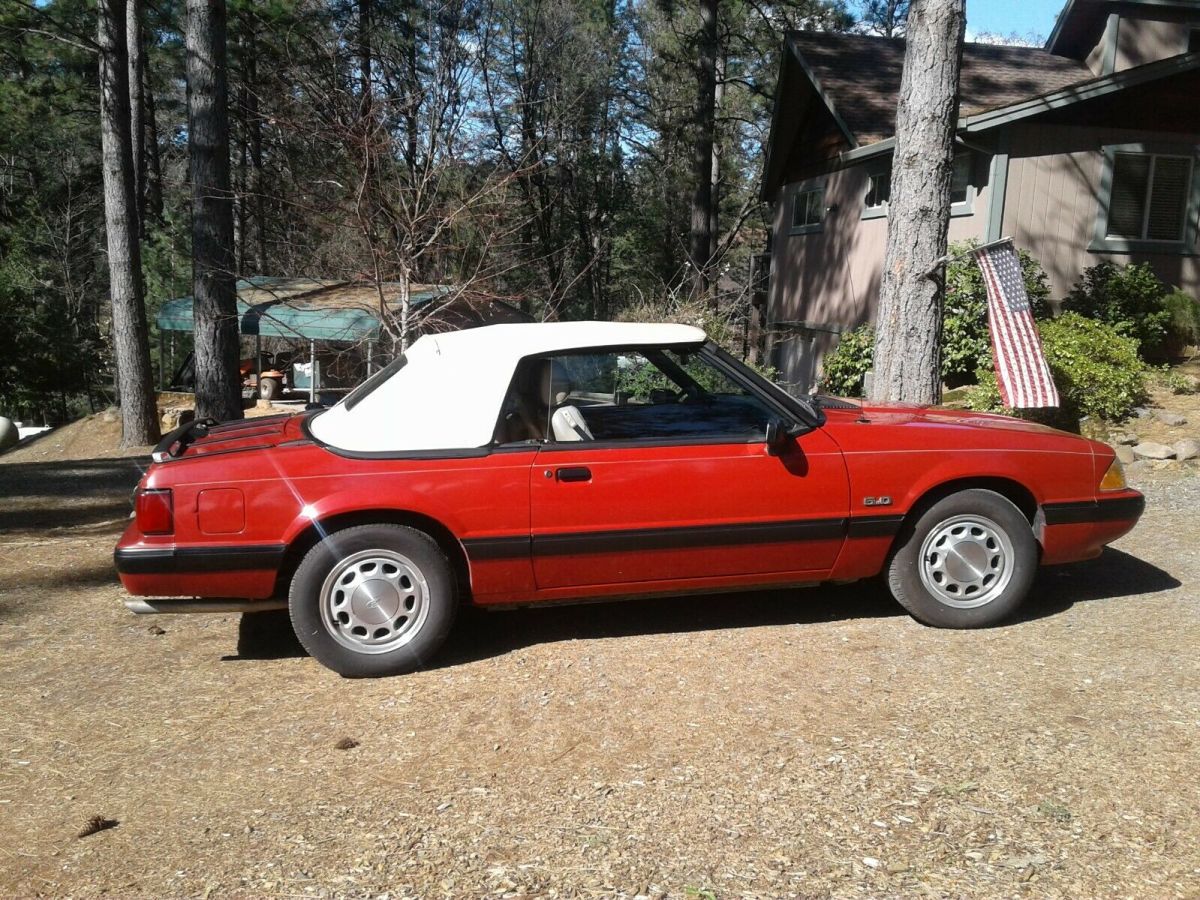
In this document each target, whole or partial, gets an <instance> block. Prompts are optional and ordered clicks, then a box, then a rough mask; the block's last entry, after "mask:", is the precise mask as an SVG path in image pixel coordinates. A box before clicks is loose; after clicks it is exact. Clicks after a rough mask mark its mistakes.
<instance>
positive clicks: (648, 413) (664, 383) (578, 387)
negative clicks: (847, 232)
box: [505, 349, 773, 443]
mask: <svg viewBox="0 0 1200 900" xmlns="http://www.w3.org/2000/svg"><path fill="white" fill-rule="evenodd" d="M527 364H528V374H525V375H522V374H521V372H520V371H518V377H517V378H515V379H514V383H513V389H512V391H510V398H509V401H508V403H506V409H510V410H511V411H512V413H513V415H512V416H511V417H510V421H512V422H513V424H514V428H513V429H512V430H511V431H507V432H506V434H505V437H510V439H512V440H539V441H542V440H544V441H547V442H551V443H567V442H580V441H663V440H705V439H711V440H714V441H750V440H761V439H762V438H763V437H764V436H765V434H766V427H767V423H768V422H769V421H770V420H771V419H772V418H773V413H772V411H771V410H770V409H769V408H768V407H767V406H766V405H765V404H764V403H763V402H762V401H761V400H760V399H759V398H758V397H757V396H756V395H754V394H752V393H750V392H749V391H747V390H746V389H744V388H743V387H741V385H739V384H738V383H737V382H735V381H733V380H732V379H730V378H729V377H728V376H726V375H725V374H724V373H723V372H722V371H721V370H720V369H717V368H716V367H715V366H713V365H712V364H711V363H710V362H709V361H708V360H707V359H706V358H704V357H703V356H702V355H701V354H700V353H697V352H688V351H676V350H640V349H629V350H606V351H604V352H599V353H571V354H563V355H560V356H555V357H551V358H548V359H537V360H526V361H524V362H523V363H522V366H526V365H527ZM522 392H523V395H522ZM518 435H520V436H518Z"/></svg>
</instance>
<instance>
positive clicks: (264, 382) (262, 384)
mask: <svg viewBox="0 0 1200 900" xmlns="http://www.w3.org/2000/svg"><path fill="white" fill-rule="evenodd" d="M282 387H283V386H282V385H281V384H280V383H279V379H278V378H261V379H259V382H258V397H259V399H260V400H275V399H276V398H278V397H279V395H280V394H281V393H282Z"/></svg>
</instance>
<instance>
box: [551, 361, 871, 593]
mask: <svg viewBox="0 0 1200 900" xmlns="http://www.w3.org/2000/svg"><path fill="white" fill-rule="evenodd" d="M610 354H615V355H616V357H617V363H616V364H615V365H613V364H608V365H605V364H603V363H601V364H599V365H597V361H596V360H595V359H588V360H585V361H584V364H583V365H580V364H579V363H580V360H579V359H578V358H570V357H567V358H557V359H556V360H555V363H556V364H559V365H562V366H563V369H564V370H568V369H571V367H572V365H573V364H574V368H575V371H576V373H578V372H580V371H582V372H587V371H589V370H596V369H600V370H604V371H609V372H611V371H614V370H615V371H616V372H617V373H618V377H617V378H616V379H615V381H616V382H618V383H614V381H613V380H609V381H607V382H605V380H604V379H601V382H602V383H601V384H600V385H598V386H599V387H601V388H602V389H601V390H599V391H597V390H587V389H586V388H588V387H597V385H595V384H592V385H586V384H585V385H580V384H579V383H578V381H579V377H578V374H577V375H576V377H575V378H574V379H573V381H574V382H575V383H574V384H572V385H571V391H570V392H569V393H567V395H566V402H565V403H563V404H560V405H563V406H569V407H571V408H573V409H574V410H576V411H577V412H578V413H579V414H580V416H581V417H582V419H583V421H584V422H585V423H586V427H587V430H589V431H590V432H591V433H592V434H591V438H592V439H590V440H589V439H587V438H583V439H564V438H572V436H571V435H569V434H558V435H556V434H555V433H553V429H550V432H551V433H549V434H548V435H547V440H546V443H545V444H543V445H542V446H541V448H540V449H539V451H538V454H537V456H536V458H535V460H534V466H533V469H532V475H531V485H530V507H531V528H532V553H533V562H534V574H535V578H536V582H537V586H538V589H539V590H554V589H563V588H573V587H585V586H589V585H617V584H628V585H636V584H638V583H648V582H662V581H668V582H675V581H679V582H682V581H693V580H694V581H697V582H698V583H703V581H704V579H715V578H721V579H725V580H726V581H728V580H729V579H731V578H733V579H739V578H740V579H744V580H745V582H746V583H747V584H753V583H754V581H755V579H756V578H762V577H763V576H780V575H782V574H784V573H796V574H797V575H798V576H804V574H805V573H809V574H813V575H814V577H818V576H816V575H815V574H814V573H820V572H824V571H828V570H829V569H831V568H832V567H833V564H834V562H835V560H836V558H837V555H838V552H839V550H840V549H841V547H842V543H843V540H844V536H845V519H846V516H847V514H848V507H849V498H848V482H847V475H846V468H845V465H844V463H843V460H842V456H841V452H840V450H839V449H838V447H837V446H836V444H835V443H834V442H833V440H832V439H831V438H829V437H828V436H827V435H825V434H824V433H823V432H822V431H821V430H820V429H816V430H810V431H808V432H807V433H804V434H801V435H799V436H798V437H796V438H794V439H790V440H788V441H787V442H785V444H784V446H783V447H782V449H781V450H780V451H779V452H778V453H777V454H773V453H771V452H768V448H767V446H766V443H765V436H766V435H765V432H766V426H767V423H768V422H770V421H773V420H775V417H777V416H778V415H779V410H778V407H774V406H772V404H771V401H770V398H768V397H765V396H762V395H756V394H755V392H754V391H753V390H750V389H747V388H746V386H745V385H740V384H735V383H733V382H731V381H729V380H728V379H727V378H726V376H724V375H723V374H722V373H721V372H719V371H716V372H714V371H712V370H711V367H710V368H708V369H706V368H705V367H704V365H703V362H704V361H703V359H701V358H700V357H701V356H702V355H701V354H692V355H691V356H690V358H689V357H687V356H686V355H675V357H674V360H673V361H674V363H678V364H679V365H675V366H674V367H671V366H667V369H668V371H667V373H666V375H664V373H663V372H662V371H661V370H660V371H652V372H651V373H650V377H647V369H650V368H652V367H651V366H650V365H648V364H647V360H646V356H645V355H643V354H642V353H641V352H638V351H610ZM596 355H597V354H593V356H596ZM647 355H650V356H655V354H654V353H650V354H647ZM661 357H662V354H661V353H659V354H658V356H657V357H656V358H661ZM629 360H633V364H627V362H628V361H629ZM669 362H672V360H671V359H670V358H668V359H666V362H664V365H666V363H669ZM685 368H686V369H687V370H688V371H687V372H684V371H682V370H683V369H685ZM622 369H625V370H629V369H635V370H637V371H635V372H634V373H633V377H631V378H629V377H627V378H624V379H622V378H621V377H620V376H621V375H622V371H621V370H622ZM688 373H690V374H691V375H694V376H695V378H691V379H689V378H688V377H687V375H688ZM671 376H675V377H674V380H672V377H671ZM622 381H623V382H624V383H621V382H622ZM562 395H563V392H561V391H560V393H559V397H560V398H561V397H562ZM701 395H704V396H701ZM714 398H715V399H714ZM767 580H771V579H767ZM774 580H780V579H779V578H778V577H776V578H775V579H774Z"/></svg>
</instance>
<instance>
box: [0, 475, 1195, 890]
mask: <svg viewBox="0 0 1200 900" xmlns="http://www.w3.org/2000/svg"><path fill="white" fill-rule="evenodd" d="M136 471H137V470H136V463H135V461H133V460H129V459H112V460H96V461H91V462H82V463H78V462H76V463H59V464H56V463H38V464H34V463H24V464H10V465H3V466H0V496H3V497H5V498H6V499H5V501H4V502H5V504H6V507H7V508H6V511H5V512H3V513H0V678H2V681H0V683H2V685H3V687H2V688H0V751H2V752H3V761H2V763H0V895H3V896H39V895H45V896H54V897H61V896H77V897H90V896H95V895H99V894H107V895H117V896H122V897H124V896H147V897H164V896H190V897H208V898H216V897H230V896H242V897H276V896H278V897H309V896H322V897H324V896H339V897H341V896H344V897H377V896H381V895H383V896H388V897H391V898H396V897H407V896H420V897H437V896H455V897H457V896H479V895H484V894H488V895H492V894H495V895H508V896H520V895H526V894H527V895H536V896H546V897H575V896H584V897H591V896H596V897H600V896H603V897H615V896H619V897H633V896H635V895H643V896H650V897H657V896H670V897H681V898H687V897H706V898H707V897H743V896H747V897H785V896H795V897H806V898H811V897H881V896H898V895H900V896H934V897H951V896H953V897H959V896H980V897H995V896H1030V897H1060V896H1061V897H1176V896H1177V897H1197V896H1200V816H1198V815H1197V810H1200V786H1198V782H1197V778H1196V774H1197V772H1198V771H1200V661H1198V654H1197V648H1198V647H1200V615H1198V607H1197V600H1198V596H1197V585H1198V584H1200V551H1198V544H1200V542H1198V540H1197V538H1198V537H1200V527H1198V525H1197V516H1198V514H1200V475H1198V474H1197V471H1198V470H1196V469H1189V470H1188V472H1189V474H1186V475H1183V474H1180V472H1179V467H1177V468H1176V469H1174V470H1172V471H1157V470H1149V471H1145V472H1143V473H1141V474H1140V475H1139V476H1138V477H1139V478H1140V479H1141V480H1142V484H1141V485H1140V486H1141V487H1143V489H1144V490H1146V492H1147V495H1148V499H1149V504H1148V509H1147V513H1146V516H1145V518H1144V519H1143V522H1142V524H1141V525H1140V526H1139V528H1138V529H1137V530H1135V531H1134V532H1133V533H1132V534H1131V535H1129V536H1127V537H1126V538H1124V539H1123V540H1121V541H1120V542H1119V544H1118V545H1117V546H1116V548H1115V549H1112V550H1110V551H1109V552H1107V553H1106V554H1105V556H1104V557H1103V558H1102V559H1100V560H1098V561H1096V562H1093V563H1090V564H1087V565H1081V566H1073V567H1066V568H1062V569H1057V570H1046V571H1044V572H1043V574H1042V576H1041V578H1040V581H1039V583H1038V585H1037V587H1036V589H1035V597H1034V599H1033V601H1032V602H1031V604H1030V605H1029V607H1028V611H1027V614H1026V616H1025V617H1024V618H1023V619H1022V620H1021V621H1018V622H1015V623H1013V624H1011V625H1008V626H1006V627H1002V628H996V629H992V630H988V631H982V632H948V631H936V630H933V629H929V628H925V627H922V626H920V625H918V624H917V623H916V622H914V621H912V620H911V619H909V618H908V617H907V616H904V615H902V614H901V613H900V612H899V611H898V608H897V607H896V606H895V604H894V603H892V602H891V600H890V599H889V598H888V597H887V596H886V594H884V593H883V592H882V590H881V589H880V588H878V587H877V586H875V585H854V586H849V587H842V588H833V589H814V590H809V591H801V592H792V593H784V592H772V593H757V594H740V595H723V596H715V597H700V598H697V597H691V598H682V599H670V600H660V601H653V602H637V603H628V604H619V605H608V606H581V607H559V608H553V609H542V610H531V611H524V612H512V613H495V614H476V615H472V616H469V617H468V618H467V620H466V621H465V623H464V624H463V627H461V628H459V629H458V631H457V632H456V634H455V636H454V637H453V638H452V641H451V644H450V646H449V648H448V651H447V652H446V653H445V654H444V655H443V656H442V657H441V659H440V665H439V667H437V668H433V669H430V670H427V671H423V672H420V673H418V674H415V675H410V676H406V677H401V678H395V679H390V680H384V681H344V680H342V679H339V678H338V677H337V676H335V675H333V674H332V673H330V672H328V671H326V670H325V669H323V668H321V667H319V666H318V665H317V664H316V663H314V662H313V661H311V660H309V659H307V658H305V657H304V656H302V655H300V654H299V652H298V651H297V650H296V649H295V646H294V644H293V643H291V642H289V641H287V640H281V641H265V640H262V639H261V638H259V639H252V636H251V635H249V634H246V635H243V637H242V640H241V642H240V644H241V646H240V649H239V635H238V631H239V623H238V618H237V617H236V616H202V617H177V618H156V619H147V618H135V617H133V616H131V615H129V614H127V613H126V612H125V610H124V608H123V607H122V606H121V604H120V601H119V597H120V592H119V589H118V587H117V585H116V583H115V580H114V577H113V574H112V570H111V561H110V554H111V551H112V546H113V543H114V540H115V535H116V532H117V531H118V530H119V528H120V525H121V521H120V520H121V517H122V516H124V515H125V514H126V512H127V509H128V491H129V489H130V488H131V487H132V484H133V481H134V480H135V479H136ZM350 744H355V746H350V747H348V749H340V748H339V747H345V746H347V745H350ZM93 816H100V817H102V818H105V819H109V820H115V821H116V822H117V823H119V824H117V825H116V826H115V827H111V828H107V829H105V830H102V831H100V832H98V833H96V834H93V835H91V836H89V837H84V838H80V837H77V835H78V833H79V832H80V829H81V828H83V826H84V825H85V823H86V822H87V821H88V820H89V819H90V818H92V817H93Z"/></svg>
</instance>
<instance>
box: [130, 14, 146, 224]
mask: <svg viewBox="0 0 1200 900" xmlns="http://www.w3.org/2000/svg"><path fill="white" fill-rule="evenodd" d="M125 46H126V48H127V54H128V60H127V64H128V65H127V68H128V71H129V75H128V80H129V136H130V146H131V147H132V148H133V191H134V197H136V198H137V207H136V208H137V220H138V236H139V237H145V236H146V222H145V219H146V112H145V110H146V105H145V99H144V97H143V93H142V89H143V82H142V69H143V67H144V64H143V62H142V0H127V2H126V5H125Z"/></svg>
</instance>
